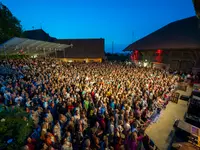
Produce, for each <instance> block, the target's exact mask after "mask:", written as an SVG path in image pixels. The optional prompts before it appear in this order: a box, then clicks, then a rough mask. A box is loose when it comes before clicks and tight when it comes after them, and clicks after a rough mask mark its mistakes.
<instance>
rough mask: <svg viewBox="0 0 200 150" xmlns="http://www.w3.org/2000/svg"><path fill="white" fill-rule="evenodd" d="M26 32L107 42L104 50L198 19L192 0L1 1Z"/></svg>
mask: <svg viewBox="0 0 200 150" xmlns="http://www.w3.org/2000/svg"><path fill="white" fill-rule="evenodd" d="M0 2H2V3H3V4H4V5H6V6H7V7H8V8H9V9H10V10H11V11H12V13H13V14H14V15H15V16H16V17H17V18H18V19H19V20H21V24H22V26H23V28H24V30H31V29H32V27H33V26H34V28H35V29H38V28H41V27H42V28H43V29H44V31H46V32H47V33H49V34H50V36H53V37H56V38H105V50H106V51H107V52H108V51H111V50H112V41H114V52H120V51H121V50H123V49H124V48H125V47H126V46H127V45H128V44H130V43H132V42H134V41H135V40H138V39H140V38H142V37H144V36H146V35H148V34H149V33H151V32H153V31H155V30H157V29H158V28H161V27H163V26H164V25H166V24H168V23H170V22H173V21H176V20H179V19H183V18H186V17H190V16H193V15H195V12H194V8H193V4H192V0H0Z"/></svg>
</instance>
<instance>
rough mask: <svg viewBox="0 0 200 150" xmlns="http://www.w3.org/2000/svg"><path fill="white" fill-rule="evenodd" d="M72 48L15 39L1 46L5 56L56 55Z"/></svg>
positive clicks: (64, 45)
mask: <svg viewBox="0 0 200 150" xmlns="http://www.w3.org/2000/svg"><path fill="white" fill-rule="evenodd" d="M71 46H72V45H66V44H58V43H53V42H46V41H38V40H32V39H27V38H18V37H14V38H11V39H10V40H8V41H6V42H5V43H3V44H1V45H0V53H4V55H7V54H8V55H12V54H18V53H23V54H26V55H31V56H33V55H44V56H46V55H47V54H49V53H53V52H55V54H56V52H57V51H63V50H64V49H65V48H68V47H71Z"/></svg>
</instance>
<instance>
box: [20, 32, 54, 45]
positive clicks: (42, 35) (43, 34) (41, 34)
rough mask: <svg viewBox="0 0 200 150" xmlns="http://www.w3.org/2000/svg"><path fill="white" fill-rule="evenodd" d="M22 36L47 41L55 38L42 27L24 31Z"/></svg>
mask: <svg viewBox="0 0 200 150" xmlns="http://www.w3.org/2000/svg"><path fill="white" fill-rule="evenodd" d="M23 37H25V38H28V39H33V40H39V41H48V42H53V41H55V40H56V38H53V37H51V36H50V35H49V34H47V33H46V32H45V31H44V30H43V29H36V30H27V31H24V33H23Z"/></svg>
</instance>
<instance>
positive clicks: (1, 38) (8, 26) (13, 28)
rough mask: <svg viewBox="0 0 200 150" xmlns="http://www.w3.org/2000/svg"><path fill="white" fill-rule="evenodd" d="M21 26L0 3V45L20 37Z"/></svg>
mask: <svg viewBox="0 0 200 150" xmlns="http://www.w3.org/2000/svg"><path fill="white" fill-rule="evenodd" d="M21 35H22V26H21V24H20V21H19V20H18V19H17V18H16V17H15V16H13V14H12V13H11V11H10V10H9V9H8V8H7V7H6V6H5V5H3V4H2V3H0V43H3V42H5V41H7V40H9V39H10V38H12V37H15V36H16V37H21Z"/></svg>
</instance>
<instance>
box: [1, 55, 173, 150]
mask: <svg viewBox="0 0 200 150" xmlns="http://www.w3.org/2000/svg"><path fill="white" fill-rule="evenodd" d="M1 66H2V67H5V66H6V67H9V68H12V69H14V70H15V71H17V72H18V74H16V75H15V74H13V75H12V76H1V78H0V83H1V91H0V92H1V95H0V101H1V102H2V103H4V105H6V106H13V105H15V106H17V107H22V108H23V109H24V110H25V111H26V112H27V113H28V114H29V117H30V118H32V120H33V122H34V127H35V128H34V129H33V134H31V135H30V137H27V142H26V145H25V146H24V147H23V149H26V150H39V149H41V150H72V149H74V150H76V149H77V150H78V149H83V150H104V149H105V150H112V149H113V150H123V149H125V150H139V149H145V150H152V149H153V143H152V142H151V140H150V139H149V137H148V135H146V134H145V129H146V128H147V126H148V125H149V124H150V123H151V121H152V118H151V116H152V114H154V113H155V112H156V113H159V112H160V110H161V109H162V108H164V107H166V105H167V103H168V100H169V98H170V95H171V93H172V92H173V91H174V89H175V85H176V83H177V78H176V77H175V75H172V74H169V73H168V72H167V71H163V70H158V69H152V68H142V67H139V68H138V67H135V66H132V65H125V64H118V63H108V62H107V63H65V62H61V61H58V60H53V59H48V60H45V59H22V60H8V61H1Z"/></svg>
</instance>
